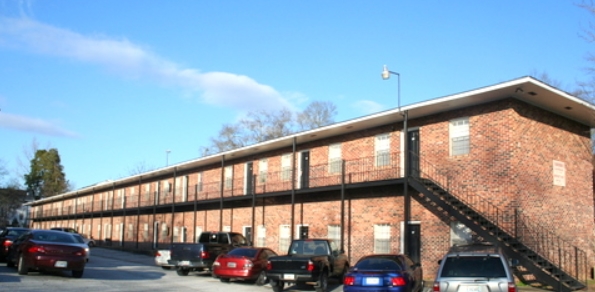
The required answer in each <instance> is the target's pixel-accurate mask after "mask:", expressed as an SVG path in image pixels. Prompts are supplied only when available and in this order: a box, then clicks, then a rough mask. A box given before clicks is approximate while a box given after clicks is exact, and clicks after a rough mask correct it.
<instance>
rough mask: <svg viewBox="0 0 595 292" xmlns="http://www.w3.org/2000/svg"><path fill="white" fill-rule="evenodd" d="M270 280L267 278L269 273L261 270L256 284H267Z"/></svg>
mask: <svg viewBox="0 0 595 292" xmlns="http://www.w3.org/2000/svg"><path fill="white" fill-rule="evenodd" d="M267 282H268V279H267V273H266V272H265V271H261V272H260V274H258V278H256V282H255V284H256V286H262V285H264V284H266V283H267Z"/></svg>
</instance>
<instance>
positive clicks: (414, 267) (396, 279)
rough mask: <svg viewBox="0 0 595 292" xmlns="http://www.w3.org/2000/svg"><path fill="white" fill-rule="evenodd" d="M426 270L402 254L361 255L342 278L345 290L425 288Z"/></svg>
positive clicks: (407, 290)
mask: <svg viewBox="0 0 595 292" xmlns="http://www.w3.org/2000/svg"><path fill="white" fill-rule="evenodd" d="M423 287H424V281H423V272H422V269H421V265H420V264H419V263H414V262H413V261H412V260H411V259H410V258H409V257H408V256H406V255H403V254H374V255H368V256H365V257H363V258H361V259H360V260H359V261H358V262H357V263H356V264H355V265H354V266H353V267H352V268H350V269H349V272H347V274H345V277H344V278H343V291H344V292H366V291H370V292H371V291H374V292H422V290H423Z"/></svg>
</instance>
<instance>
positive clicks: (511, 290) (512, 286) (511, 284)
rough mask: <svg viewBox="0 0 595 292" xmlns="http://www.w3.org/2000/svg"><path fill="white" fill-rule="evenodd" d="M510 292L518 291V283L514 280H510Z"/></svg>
mask: <svg viewBox="0 0 595 292" xmlns="http://www.w3.org/2000/svg"><path fill="white" fill-rule="evenodd" d="M508 292H516V284H515V283H514V282H508Z"/></svg>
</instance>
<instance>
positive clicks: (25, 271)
mask: <svg viewBox="0 0 595 292" xmlns="http://www.w3.org/2000/svg"><path fill="white" fill-rule="evenodd" d="M17 272H18V273H19V275H27V274H28V273H29V268H27V266H26V265H25V258H24V257H23V255H19V265H18V268H17Z"/></svg>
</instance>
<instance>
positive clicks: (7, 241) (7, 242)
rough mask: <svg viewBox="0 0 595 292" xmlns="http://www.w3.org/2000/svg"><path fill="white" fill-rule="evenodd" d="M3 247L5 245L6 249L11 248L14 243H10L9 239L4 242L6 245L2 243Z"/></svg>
mask: <svg viewBox="0 0 595 292" xmlns="http://www.w3.org/2000/svg"><path fill="white" fill-rule="evenodd" d="M2 245H3V246H4V247H9V246H11V245H12V241H10V240H8V239H7V240H6V241H4V243H2Z"/></svg>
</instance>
